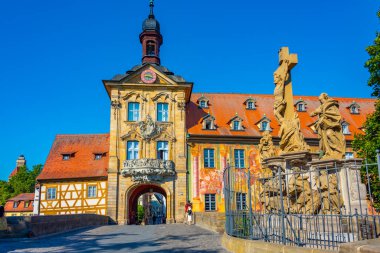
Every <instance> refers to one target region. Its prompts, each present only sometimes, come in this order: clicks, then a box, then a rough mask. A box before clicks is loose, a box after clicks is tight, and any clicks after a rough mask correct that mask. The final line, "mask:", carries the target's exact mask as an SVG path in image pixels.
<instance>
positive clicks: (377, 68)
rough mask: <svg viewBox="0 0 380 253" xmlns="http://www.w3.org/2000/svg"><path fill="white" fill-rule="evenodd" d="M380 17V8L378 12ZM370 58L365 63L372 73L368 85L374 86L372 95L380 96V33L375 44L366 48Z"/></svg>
mask: <svg viewBox="0 0 380 253" xmlns="http://www.w3.org/2000/svg"><path fill="white" fill-rule="evenodd" d="M377 16H378V17H379V19H380V10H379V11H378V12H377ZM366 50H367V53H368V54H369V59H368V61H366V63H365V65H364V66H365V67H366V68H367V69H368V71H369V73H370V77H369V79H368V85H369V86H370V87H372V88H373V92H372V96H374V97H377V98H380V33H379V32H377V33H376V38H375V41H374V42H373V45H371V46H369V47H367V48H366Z"/></svg>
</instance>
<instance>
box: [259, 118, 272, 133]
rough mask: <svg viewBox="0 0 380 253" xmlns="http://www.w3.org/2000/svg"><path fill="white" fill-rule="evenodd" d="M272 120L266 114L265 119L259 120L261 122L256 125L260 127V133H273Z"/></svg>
mask: <svg viewBox="0 0 380 253" xmlns="http://www.w3.org/2000/svg"><path fill="white" fill-rule="evenodd" d="M270 122H271V121H270V119H269V118H268V117H267V116H266V115H265V114H264V117H263V118H262V119H261V120H259V122H257V123H256V125H257V126H258V127H259V129H260V131H261V132H263V131H272V128H271V127H270Z"/></svg>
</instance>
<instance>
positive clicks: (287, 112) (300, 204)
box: [258, 48, 346, 214]
mask: <svg viewBox="0 0 380 253" xmlns="http://www.w3.org/2000/svg"><path fill="white" fill-rule="evenodd" d="M279 58H280V61H279V67H278V68H277V70H276V71H275V72H274V83H275V89H274V107H273V109H274V116H275V117H276V119H277V122H278V123H279V125H280V130H279V137H280V138H281V139H280V145H279V146H280V155H284V154H290V153H297V152H309V151H310V148H309V146H308V145H307V144H306V142H305V140H304V136H303V135H302V132H301V129H300V120H299V118H298V114H297V112H295V110H294V104H293V94H292V83H291V73H290V71H291V69H292V68H293V67H294V66H295V65H296V64H297V62H298V60H297V55H295V54H289V49H288V48H282V49H281V50H280V52H279ZM319 101H320V106H319V107H318V108H316V109H315V110H314V111H313V112H312V113H311V114H310V116H312V117H314V116H318V119H317V120H316V121H315V123H314V124H313V126H314V128H315V130H316V132H317V133H318V137H319V149H320V150H321V156H320V160H334V159H336V160H339V159H343V158H344V155H345V147H346V143H345V138H344V135H343V133H342V126H341V121H342V117H341V115H340V112H339V104H338V102H337V101H335V100H333V99H331V98H330V97H329V96H328V95H327V94H326V93H322V94H321V95H320V96H319ZM258 148H259V153H260V160H261V164H262V165H263V167H264V171H263V173H262V177H261V178H260V179H259V182H260V193H259V199H260V201H259V202H261V204H262V207H263V209H264V210H266V211H267V212H277V211H281V210H283V211H285V212H286V213H302V214H317V213H320V212H322V213H324V214H328V213H330V214H339V213H341V209H342V207H343V206H344V202H343V199H342V196H341V193H340V190H339V186H338V177H337V171H333V170H329V169H327V168H325V169H316V170H314V171H313V172H311V171H310V168H306V167H307V166H306V167H305V166H304V165H305V164H306V161H305V159H300V160H297V159H293V158H292V159H288V160H287V161H286V163H285V164H286V165H285V166H282V167H281V166H280V167H279V166H277V167H276V166H273V164H272V167H271V168H270V166H268V164H266V161H267V160H268V159H270V158H272V157H275V156H276V153H278V152H276V150H275V147H274V145H273V141H272V136H271V134H270V133H269V131H265V132H264V134H263V136H262V138H261V140H260V144H259V146H258ZM278 168H279V169H278ZM305 168H306V169H305ZM311 177H312V178H311ZM280 198H282V199H280Z"/></svg>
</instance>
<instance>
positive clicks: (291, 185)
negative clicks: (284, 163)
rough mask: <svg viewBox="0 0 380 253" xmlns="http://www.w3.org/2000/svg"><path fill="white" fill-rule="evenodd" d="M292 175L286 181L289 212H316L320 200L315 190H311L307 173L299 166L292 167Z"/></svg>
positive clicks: (318, 208)
mask: <svg viewBox="0 0 380 253" xmlns="http://www.w3.org/2000/svg"><path fill="white" fill-rule="evenodd" d="M292 171H293V173H294V174H293V175H292V176H291V177H290V179H289V182H288V198H289V201H290V210H289V211H290V212H291V213H302V214H316V213H318V212H319V210H320V205H321V201H320V198H319V196H318V191H317V190H314V191H313V190H312V189H311V185H310V182H309V175H308V174H307V172H306V171H302V170H301V169H300V168H299V167H297V166H295V167H293V168H292Z"/></svg>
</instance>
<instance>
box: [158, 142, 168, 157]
mask: <svg viewBox="0 0 380 253" xmlns="http://www.w3.org/2000/svg"><path fill="white" fill-rule="evenodd" d="M168 156H169V152H168V142H167V141H158V142H157V159H161V160H165V161H166V160H168Z"/></svg>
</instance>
